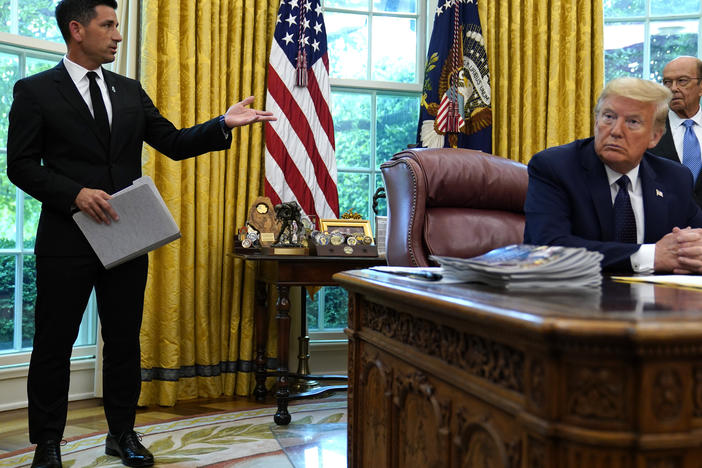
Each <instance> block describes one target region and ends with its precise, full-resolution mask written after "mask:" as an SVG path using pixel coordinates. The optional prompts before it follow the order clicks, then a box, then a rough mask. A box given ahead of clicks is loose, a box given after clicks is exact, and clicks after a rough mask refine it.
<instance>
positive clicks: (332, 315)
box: [307, 0, 433, 337]
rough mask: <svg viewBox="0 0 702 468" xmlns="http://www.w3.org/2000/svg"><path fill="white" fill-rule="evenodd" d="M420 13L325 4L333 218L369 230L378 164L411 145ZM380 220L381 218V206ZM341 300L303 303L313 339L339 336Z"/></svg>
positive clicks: (398, 5)
mask: <svg viewBox="0 0 702 468" xmlns="http://www.w3.org/2000/svg"><path fill="white" fill-rule="evenodd" d="M429 3H433V2H429ZM426 6H427V4H426V2H424V1H420V2H419V3H418V2H417V0H326V1H325V2H324V22H325V26H326V30H327V42H328V47H329V62H330V65H329V67H330V70H329V72H330V78H331V84H332V96H331V99H332V114H333V118H334V137H335V140H336V161H337V170H338V178H337V185H338V190H339V211H340V212H341V213H342V214H343V213H344V212H346V211H347V210H353V211H354V212H355V213H358V214H360V215H361V217H362V218H363V219H369V220H371V225H372V226H373V229H374V230H375V214H374V212H373V210H372V208H371V205H372V202H373V194H374V193H375V191H376V189H377V188H378V187H381V186H382V185H383V180H382V176H381V173H380V169H379V167H380V164H382V163H383V162H385V161H387V160H389V159H390V157H391V156H392V155H393V154H395V153H397V152H398V151H400V150H402V149H404V148H406V147H407V146H408V145H409V144H413V143H415V141H416V132H417V122H418V120H419V100H420V96H421V93H422V84H421V83H422V80H423V79H424V76H423V70H424V60H425V58H424V56H425V50H426V49H425V47H424V44H425V37H426V35H425V34H424V31H426V17H427V15H426V13H425V12H426ZM342 57H343V60H342V59H341V58H342ZM378 214H379V215H385V214H386V206H385V203H384V200H381V203H379V212H378ZM347 300H348V297H347V295H346V291H345V290H344V289H342V288H322V290H320V291H319V292H318V293H317V294H316V295H315V297H314V300H310V299H308V300H307V323H308V325H309V329H310V330H311V331H313V332H316V333H315V335H316V336H317V337H322V336H324V332H328V331H330V330H333V331H335V332H336V333H337V336H338V332H339V330H340V329H341V328H343V327H345V326H346V323H347V319H346V316H347Z"/></svg>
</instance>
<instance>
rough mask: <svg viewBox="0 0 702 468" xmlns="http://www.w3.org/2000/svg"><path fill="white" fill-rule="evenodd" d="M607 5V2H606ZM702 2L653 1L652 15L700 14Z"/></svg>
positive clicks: (679, 0)
mask: <svg viewBox="0 0 702 468" xmlns="http://www.w3.org/2000/svg"><path fill="white" fill-rule="evenodd" d="M605 3H606V2H605ZM699 11H700V0H675V1H674V2H671V1H669V0H664V1H661V0H651V14H652V15H677V14H686V13H699Z"/></svg>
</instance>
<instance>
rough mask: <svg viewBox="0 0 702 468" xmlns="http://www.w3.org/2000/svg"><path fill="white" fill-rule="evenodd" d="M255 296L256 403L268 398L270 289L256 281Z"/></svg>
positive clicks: (261, 282)
mask: <svg viewBox="0 0 702 468" xmlns="http://www.w3.org/2000/svg"><path fill="white" fill-rule="evenodd" d="M254 294H255V296H254V326H255V331H256V358H255V363H256V387H254V391H253V393H254V397H256V401H263V400H264V399H265V398H266V393H267V390H266V341H267V340H268V289H267V288H266V283H264V282H263V281H256V289H255V293H254Z"/></svg>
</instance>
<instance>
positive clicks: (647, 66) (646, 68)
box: [603, 0, 702, 80]
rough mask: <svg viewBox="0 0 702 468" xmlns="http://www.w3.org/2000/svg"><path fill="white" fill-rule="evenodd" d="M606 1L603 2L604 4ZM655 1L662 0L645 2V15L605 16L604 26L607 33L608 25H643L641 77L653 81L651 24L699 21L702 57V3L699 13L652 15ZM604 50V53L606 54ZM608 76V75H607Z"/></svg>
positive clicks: (699, 45)
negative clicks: (652, 5)
mask: <svg viewBox="0 0 702 468" xmlns="http://www.w3.org/2000/svg"><path fill="white" fill-rule="evenodd" d="M604 1H605V0H603V2H604ZM654 1H660V2H661V3H662V0H644V4H645V6H644V9H645V12H646V13H645V14H644V15H632V16H617V17H613V16H606V13H605V12H603V13H604V14H603V16H604V26H605V31H606V27H607V25H608V24H612V23H621V24H627V23H628V24H635V23H642V24H643V27H644V36H643V41H644V42H643V57H642V70H641V76H642V78H643V79H645V80H650V79H653V77H652V76H651V23H652V22H654V23H655V22H657V21H684V20H697V55H698V56H699V55H700V51H702V2H700V10H699V11H698V12H697V13H680V14H670V15H661V14H651V3H652V2H654ZM604 50H606V49H603V53H604ZM605 76H606V74H605Z"/></svg>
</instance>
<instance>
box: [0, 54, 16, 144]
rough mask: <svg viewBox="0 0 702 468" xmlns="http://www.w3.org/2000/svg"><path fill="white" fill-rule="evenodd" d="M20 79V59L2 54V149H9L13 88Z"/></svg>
mask: <svg viewBox="0 0 702 468" xmlns="http://www.w3.org/2000/svg"><path fill="white" fill-rule="evenodd" d="M19 77H20V76H19V57H18V56H17V55H15V54H7V53H3V52H0V148H6V147H7V125H8V122H7V117H8V115H9V113H10V106H12V87H13V86H14V85H15V81H17V80H18V79H19Z"/></svg>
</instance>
